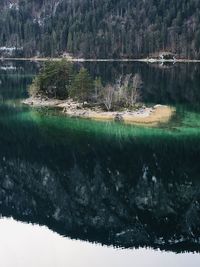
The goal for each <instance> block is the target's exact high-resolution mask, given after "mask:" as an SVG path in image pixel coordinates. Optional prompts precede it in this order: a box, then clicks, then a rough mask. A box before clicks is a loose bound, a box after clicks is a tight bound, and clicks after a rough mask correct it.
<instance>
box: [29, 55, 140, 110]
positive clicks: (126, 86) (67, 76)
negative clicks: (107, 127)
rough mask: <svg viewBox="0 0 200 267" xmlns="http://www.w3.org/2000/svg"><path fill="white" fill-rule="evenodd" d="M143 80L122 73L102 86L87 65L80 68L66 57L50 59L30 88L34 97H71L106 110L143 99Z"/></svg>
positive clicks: (30, 92) (138, 76) (133, 75)
mask: <svg viewBox="0 0 200 267" xmlns="http://www.w3.org/2000/svg"><path fill="white" fill-rule="evenodd" d="M141 86H142V80H141V78H140V75H139V74H137V73H136V74H127V75H125V76H122V75H121V76H120V77H119V78H118V79H117V80H116V81H115V83H112V84H111V83H110V84H106V85H103V84H102V81H101V78H100V77H96V78H95V79H93V78H92V77H91V76H90V74H89V72H88V71H87V69H86V68H83V67H82V68H80V70H77V68H75V67H74V65H73V64H72V63H70V62H68V61H67V60H64V59H63V60H62V61H47V62H46V63H45V64H44V66H43V68H42V69H41V71H40V73H39V74H38V75H37V76H36V77H35V79H34V80H33V82H32V84H31V85H30V87H29V94H30V96H31V97H34V98H35V97H36V98H38V97H40V98H54V99H63V100H64V99H68V98H71V99H73V100H74V101H78V102H80V103H82V104H83V105H85V104H86V105H88V104H89V105H91V106H95V105H98V106H101V107H103V108H104V109H106V110H119V109H120V108H133V107H135V105H136V104H138V102H139V100H140V89H141Z"/></svg>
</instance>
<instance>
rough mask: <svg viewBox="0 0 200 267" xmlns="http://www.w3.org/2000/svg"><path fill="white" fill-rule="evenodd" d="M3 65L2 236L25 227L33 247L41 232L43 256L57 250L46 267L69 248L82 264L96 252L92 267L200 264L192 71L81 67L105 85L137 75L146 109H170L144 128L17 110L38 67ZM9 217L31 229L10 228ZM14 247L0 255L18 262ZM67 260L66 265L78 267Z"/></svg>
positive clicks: (196, 96) (199, 137)
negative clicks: (166, 120) (34, 235)
mask: <svg viewBox="0 0 200 267" xmlns="http://www.w3.org/2000/svg"><path fill="white" fill-rule="evenodd" d="M1 64H2V67H1V68H0V95H1V104H0V129H1V130H0V147H1V150H0V213H1V215H2V216H3V217H6V218H8V219H7V220H4V221H3V225H4V227H8V229H7V230H6V229H5V231H4V233H5V235H6V236H9V233H13V234H12V236H13V237H14V235H15V234H16V233H19V232H18V230H15V227H20V229H21V230H20V236H26V233H25V231H26V228H27V227H28V228H29V227H30V228H29V229H30V232H37V235H38V239H37V240H36V241H34V240H32V238H29V239H28V240H29V242H30V244H31V246H34V242H35V243H38V244H39V243H40V240H42V239H43V240H44V238H43V234H44V232H45V231H48V236H49V238H50V241H49V242H47V243H48V244H46V251H48V250H49V251H51V249H52V247H55V244H56V247H60V248H61V250H60V251H61V252H60V254H59V257H58V258H57V259H56V263H55V264H57V265H54V266H62V264H64V263H65V264H66V261H67V259H66V255H67V251H69V246H70V247H72V248H73V251H74V253H75V252H76V254H80V255H82V256H81V257H82V258H81V259H82V260H81V262H82V263H83V262H85V261H87V260H88V257H89V256H88V255H90V257H92V255H96V257H98V259H99V260H98V261H95V262H94V264H95V265H92V266H100V265H98V264H100V263H101V266H104V265H109V266H122V264H121V262H124V263H126V266H131V263H132V262H137V261H139V262H140V264H141V266H146V265H145V264H147V263H148V266H157V265H158V266H160V265H162V266H165V265H164V262H167V263H169V261H170V262H172V264H173V266H184V265H183V264H186V263H188V261H190V266H196V265H197V261H198V262H200V258H199V254H198V252H199V248H200V236H199V234H200V180H199V173H200V165H199V160H200V109H199V103H200V102H199V100H200V91H199V85H200V75H199V72H200V66H199V65H195V64H178V65H166V66H160V65H157V64H156V65H147V64H144V63H117V62H114V63H86V64H85V66H86V67H87V68H88V70H89V71H90V73H91V75H92V76H93V77H95V76H99V75H100V76H101V78H102V81H103V83H104V84H106V83H108V82H109V83H112V82H115V81H116V79H118V78H119V77H120V76H122V75H126V74H130V73H139V74H140V75H141V77H142V80H143V88H142V92H141V95H142V99H143V101H144V102H145V103H146V104H147V105H148V104H152V103H155V104H158V103H161V104H169V105H172V106H174V107H176V110H177V112H176V114H175V115H174V116H173V117H172V119H171V120H170V122H169V123H167V124H160V125H158V126H157V127H152V128H151V127H142V126H141V127H139V126H133V125H123V124H120V123H111V122H109V123H108V122H95V121H90V120H84V119H74V118H68V117H65V116H62V115H60V114H58V113H57V112H56V111H53V110H50V109H33V108H30V107H26V106H23V105H22V104H20V99H21V98H25V97H27V86H28V84H30V82H31V80H32V78H33V77H34V75H35V74H36V73H37V72H38V69H39V67H40V66H37V65H35V64H34V63H28V62H27V63H20V62H17V63H16V62H15V63H13V62H10V63H1ZM6 64H9V68H7V70H6V68H5V65H6ZM11 66H12V68H11ZM79 67H80V65H77V68H79ZM11 217H12V218H14V219H15V221H20V222H25V223H33V224H34V226H27V224H24V223H23V224H21V223H16V222H13V221H12V220H11V221H10V220H9V218H11ZM10 223H11V224H14V226H13V225H11V228H12V229H13V230H9V227H10ZM3 225H2V224H0V231H1V229H4V228H2V227H3ZM38 225H40V226H38ZM41 226H45V227H46V228H44V227H41ZM47 228H48V229H50V231H49V230H47ZM16 229H17V228H16ZM44 229H45V230H44ZM52 232H55V233H57V234H55V235H54V234H52ZM58 234H59V235H60V236H62V237H59V235H58ZM52 235H53V236H54V237H55V236H56V240H55V244H54V241H53V239H51V237H50V236H52ZM69 238H70V239H73V240H77V241H71V240H70V239H69ZM8 240H9V239H8ZM13 240H14V238H13ZM47 240H49V239H48V237H47ZM51 240H52V241H51ZM78 240H81V241H78ZM83 241H84V243H82V242H83ZM85 241H86V242H85ZM4 243H5V241H2V244H4ZM97 244H98V245H97ZM100 244H101V245H103V246H104V247H103V248H102V247H101V246H100ZM16 247H24V244H23V243H22V244H21V245H15V243H13V242H11V241H10V242H8V248H9V249H8V250H7V251H14V252H13V253H14V254H15V255H17V248H16ZM86 248H87V249H86ZM117 248H118V249H117ZM158 249H159V251H158ZM85 250H87V251H85ZM34 251H35V246H34V248H33V249H29V250H28V252H27V253H26V255H28V256H27V257H26V259H27V260H28V259H30V258H29V256H30V257H31V256H32V253H34ZM65 251H66V255H65ZM84 251H85V252H84ZM95 251H96V252H95ZM193 252H196V253H195V254H193ZM81 253H82V254H81ZM95 253H96V254H95ZM175 253H178V255H176V254H175ZM188 253H189V254H188ZM40 255H41V254H40ZM49 255H51V256H50V258H49V259H51V258H53V257H54V255H53V253H50V254H49ZM104 256H105V257H104ZM144 256H146V257H144ZM63 257H64V258H63ZM103 258H104V259H106V263H103V262H102V261H101V260H103ZM40 259H41V261H40V260H39V261H38V262H37V266H44V265H43V261H42V260H45V256H44V257H42V256H41V258H40ZM49 259H48V260H49ZM62 259H64V261H62ZM91 259H92V258H91ZM117 259H118V260H117ZM186 259H187V260H188V261H187V260H186ZM71 260H74V263H72V264H74V266H86V264H85V263H84V264H85V265H84V264H82V265H81V264H80V263H76V262H75V259H74V257H73V258H72V259H71ZM89 262H90V261H89ZM183 262H184V263H183ZM11 264H12V263H11ZM39 264H40V265H39ZM45 264H46V263H45ZM72 264H71V266H73V265H72ZM77 264H79V265H77ZM117 264H118V265H117ZM119 264H120V265H119ZM142 264H143V265H142ZM9 266H12V265H9ZM20 266H22V263H20ZM24 266H25V265H24ZM185 266H186V265H185Z"/></svg>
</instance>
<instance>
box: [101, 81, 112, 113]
mask: <svg viewBox="0 0 200 267" xmlns="http://www.w3.org/2000/svg"><path fill="white" fill-rule="evenodd" d="M114 92H115V89H114V87H113V86H111V85H110V84H109V85H107V86H106V87H105V88H104V89H103V103H104V105H105V107H106V109H107V110H108V111H109V110H110V109H111V108H112V104H113V100H114Z"/></svg>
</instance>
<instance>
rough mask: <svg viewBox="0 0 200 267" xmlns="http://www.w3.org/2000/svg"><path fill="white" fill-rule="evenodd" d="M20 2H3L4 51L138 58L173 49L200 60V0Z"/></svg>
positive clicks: (1, 31)
mask: <svg viewBox="0 0 200 267" xmlns="http://www.w3.org/2000/svg"><path fill="white" fill-rule="evenodd" d="M17 2H18V3H19V6H18V8H16V7H15V5H14V6H13V7H12V8H9V1H8V0H7V1H5V0H4V1H2V0H1V1H0V25H1V27H0V46H4V45H6V46H17V47H23V48H24V55H25V56H32V55H37V54H38V53H39V54H40V55H41V56H57V55H60V54H62V53H63V52H66V51H68V52H72V53H74V54H75V55H78V56H79V55H80V56H83V57H90V58H119V57H132V58H133V57H135V58H138V57H145V56H149V55H150V54H151V53H154V52H158V51H161V50H170V51H172V52H174V53H176V54H177V55H178V56H179V57H184V58H187V57H191V58H200V45H199V43H200V41H199V33H198V31H199V24H200V1H199V0H159V1H158V0H148V1H141V0H134V1H133V0H101V1H94V0H93V1H91V0H84V1H83V0H71V1H68V0H63V1H59V4H58V5H56V4H55V2H56V3H57V2H58V1H55V0H53V1H44V0H26V1H25V0H19V1H17ZM6 3H7V4H6Z"/></svg>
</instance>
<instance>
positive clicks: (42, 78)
mask: <svg viewBox="0 0 200 267" xmlns="http://www.w3.org/2000/svg"><path fill="white" fill-rule="evenodd" d="M72 80H73V65H72V64H71V63H69V62H68V61H66V60H62V61H47V62H46V63H45V65H44V68H43V69H42V70H41V72H40V73H39V75H38V76H37V77H36V78H35V79H34V81H33V83H32V85H31V86H30V88H29V93H30V94H31V95H33V96H36V95H39V94H40V95H43V96H44V95H46V96H48V97H55V98H60V99H64V98H67V97H68V95H69V89H70V86H71V82H72Z"/></svg>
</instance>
